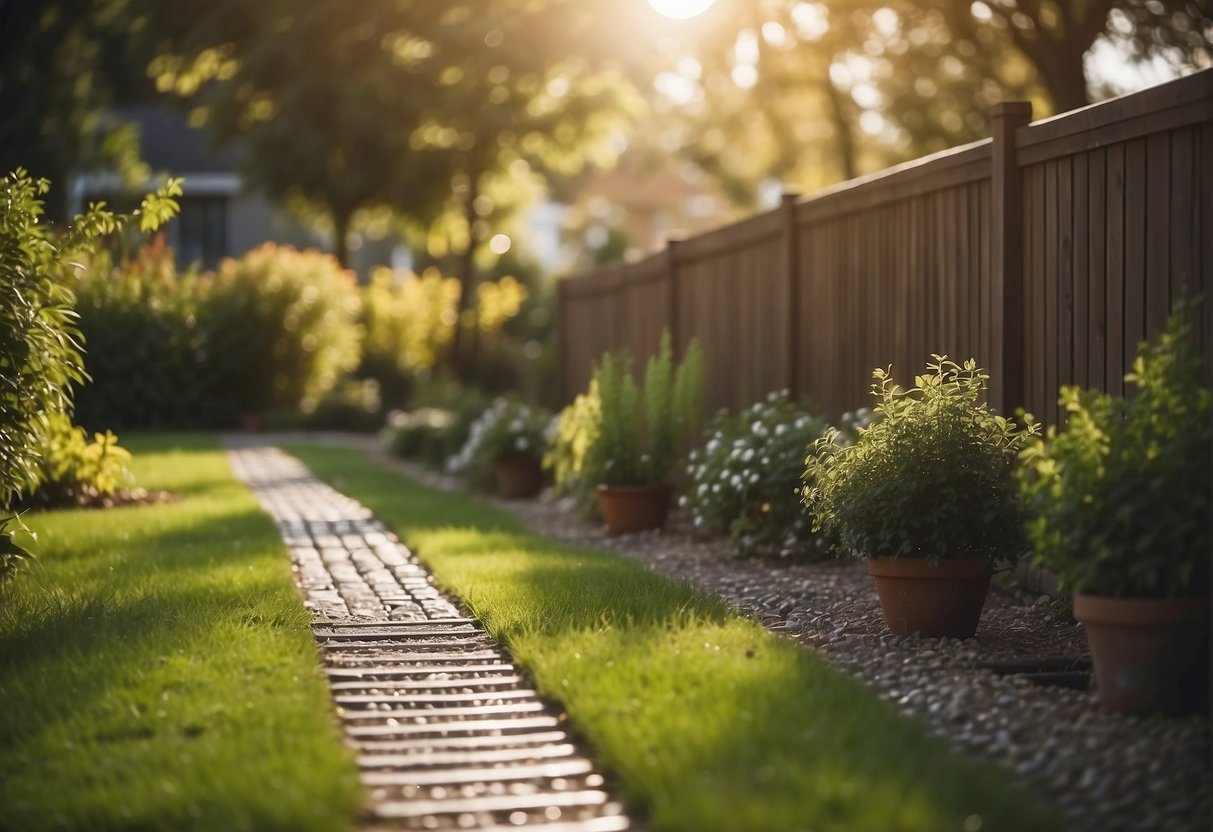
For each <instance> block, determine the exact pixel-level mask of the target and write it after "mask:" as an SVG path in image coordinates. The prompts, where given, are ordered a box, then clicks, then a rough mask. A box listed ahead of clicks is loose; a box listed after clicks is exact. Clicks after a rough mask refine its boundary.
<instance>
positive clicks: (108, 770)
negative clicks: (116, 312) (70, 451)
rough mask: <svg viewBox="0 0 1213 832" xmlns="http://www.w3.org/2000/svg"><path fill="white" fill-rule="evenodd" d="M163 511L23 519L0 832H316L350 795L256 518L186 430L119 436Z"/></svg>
mask: <svg viewBox="0 0 1213 832" xmlns="http://www.w3.org/2000/svg"><path fill="white" fill-rule="evenodd" d="M123 440H124V441H123V444H124V445H126V446H127V447H129V448H130V449H131V450H132V451H133V452H134V453H135V464H134V469H135V472H136V475H137V477H138V482H139V484H140V485H143V486H145V487H147V488H152V489H169V490H170V491H172V492H173V493H174V494H176V495H177V497H179V498H180V499H179V501H177V502H174V503H172V504H169V505H159V506H151V507H139V508H123V509H113V510H107V511H61V512H53V513H46V514H39V515H28V516H27V517H26V522H27V523H28V524H29V525H30V526H31V527H32V528H34V529H36V530H37V531H38V533H39V536H40V539H41V553H40V556H39V557H38V559H37V560H36V561H33V562H32V563H29V564H27V565H26V566H25V568H24V569H23V570H22V572H21V573H20V574H19V575H18V576H17V577H16V578H15V579H14V580H12V581H10V582H8V583H7V584H5V585H3V586H2V587H0V703H3V707H2V708H0V807H2V808H0V828H4V829H12V830H22V831H23V832H25V831H26V830H39V829H90V830H93V829H124V830H135V829H149V830H150V829H207V830H244V829H247V830H267V829H268V830H276V829H280V830H288V829H289V830H336V829H348V828H350V827H352V825H353V822H354V819H355V818H356V815H357V812H358V803H359V797H360V794H359V787H358V783H357V772H356V770H355V768H354V765H353V761H352V759H351V756H350V755H349V754H348V753H347V752H346V751H345V750H344V748H343V746H342V745H341V744H340V739H339V732H338V730H337V728H336V725H335V722H334V720H333V719H332V717H331V716H330V714H331V709H330V705H329V701H328V696H327V693H326V690H325V685H324V679H323V677H322V675H321V674H320V672H319V670H318V660H317V656H316V651H315V648H314V646H313V643H312V639H311V635H310V632H309V627H308V615H307V613H306V611H305V610H304V608H303V606H302V604H301V602H300V600H299V598H298V597H297V595H296V593H295V590H294V588H293V586H292V584H291V574H290V568H289V563H288V560H287V557H286V554H285V552H284V549H283V546H282V544H281V542H280V541H279V538H278V535H277V532H276V531H275V529H274V525H273V523H272V522H271V521H270V520H269V518H268V517H267V516H266V515H265V514H263V513H262V512H261V510H260V508H259V507H258V506H257V504H256V503H255V502H254V500H253V498H252V497H251V495H250V494H249V493H248V492H247V490H245V489H244V487H243V486H241V485H240V484H239V483H237V482H236V481H235V480H234V479H233V478H232V476H231V474H230V472H229V470H228V467H227V463H226V460H225V459H224V457H223V454H222V452H221V451H219V450H218V449H217V445H216V442H215V441H214V440H213V439H211V438H205V437H184V436H178V437H133V438H132V437H129V436H124V437H123Z"/></svg>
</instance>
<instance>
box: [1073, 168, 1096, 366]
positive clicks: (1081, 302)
mask: <svg viewBox="0 0 1213 832" xmlns="http://www.w3.org/2000/svg"><path fill="white" fill-rule="evenodd" d="M1089 163H1090V156H1089V155H1088V154H1086V153H1083V154H1079V155H1078V156H1075V157H1074V169H1073V182H1072V187H1071V191H1070V193H1071V207H1072V209H1073V217H1074V221H1073V227H1072V235H1071V245H1072V248H1073V270H1072V271H1071V274H1070V281H1071V286H1072V290H1073V302H1074V317H1073V324H1072V329H1071V343H1072V344H1073V350H1074V354H1073V375H1072V376H1071V382H1072V383H1073V384H1077V385H1079V386H1080V387H1089V386H1091V377H1090V370H1089V367H1088V365H1087V355H1088V346H1089V344H1090V337H1091V335H1090V316H1091V309H1090V291H1089V289H1090V280H1089V278H1088V269H1089V268H1090V257H1089V253H1090V246H1089V244H1088V238H1089V235H1090V230H1091V225H1090V221H1089V220H1090V214H1089V208H1090V180H1089V179H1088V176H1087V170H1088V165H1089Z"/></svg>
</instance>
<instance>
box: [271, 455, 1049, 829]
mask: <svg viewBox="0 0 1213 832" xmlns="http://www.w3.org/2000/svg"><path fill="white" fill-rule="evenodd" d="M291 450H292V452H294V453H297V454H298V455H299V456H300V457H302V458H303V459H304V461H305V462H306V463H307V464H309V466H311V467H312V469H313V470H314V471H315V472H316V473H317V474H318V475H319V476H321V477H322V478H324V479H329V480H330V481H331V480H333V479H336V478H337V477H338V476H340V477H341V479H342V480H343V483H344V486H345V490H346V492H347V493H348V494H350V496H353V497H355V498H357V499H359V500H360V501H362V502H363V503H364V504H366V505H367V506H368V507H369V508H371V509H372V511H374V513H375V514H376V516H377V517H379V519H380V520H382V521H384V522H386V523H388V524H389V525H390V526H392V527H393V528H394V529H395V530H396V531H397V533H399V534H401V535H402V537H403V538H404V539H405V540H406V541H407V542H408V543H409V545H411V546H414V547H415V548H416V550H417V552H418V554H419V555H420V556H421V557H422V558H423V559H424V560H425V561H426V562H427V564H428V565H429V566H430V567H431V569H433V571H434V573H435V575H436V577H437V578H438V580H439V582H440V583H442V584H443V585H444V586H445V587H447V588H448V589H451V590H452V591H455V592H456V593H458V594H460V595H461V596H462V597H463V598H464V599H465V600H466V601H467V603H468V604H469V606H470V607H471V608H472V609H473V610H474V611H475V612H476V613H477V615H478V616H479V617H481V618H482V620H483V621H484V622H485V623H486V625H487V626H488V627H489V628H490V630H491V631H492V632H493V633H494V634H495V635H496V636H497V637H498V638H500V639H501V640H502V641H504V642H505V643H506V644H507V645H508V646H509V647H510V649H511V650H512V652H513V653H514V654H515V656H516V657H517V658H518V660H519V661H520V662H521V663H522V664H523V665H524V666H526V667H527V668H528V670H530V672H531V673H532V674H533V675H534V677H535V679H536V682H537V683H538V685H539V686H540V689H541V690H542V691H543V692H544V693H545V694H546V695H548V696H550V697H552V698H554V699H556V700H558V701H560V702H561V703H562V704H563V706H564V707H565V708H566V709H567V711H568V713H569V715H570V718H571V720H572V722H573V724H574V725H575V726H576V728H577V729H578V731H579V732H580V733H581V734H582V735H583V736H584V737H585V738H586V739H587V741H588V742H589V743H590V744H591V745H592V746H593V749H594V751H595V753H596V755H597V757H598V759H599V760H600V761H601V762H602V763H603V764H604V765H605V766H606V767H607V768H608V770H610V771H612V772H613V773H615V774H616V775H618V777H619V779H620V783H621V785H622V788H623V791H624V794H625V795H626V797H627V798H628V800H629V802H630V803H632V804H633V805H634V806H636V807H640V808H641V809H642V811H643V812H644V813H645V814H647V815H648V816H649V820H650V821H651V824H652V827H653V828H654V829H655V830H662V829H669V830H673V829H687V830H691V829H694V830H716V829H718V830H765V829H810V828H811V829H818V830H829V829H833V830H877V829H879V830H922V832H927V830H930V831H931V832H934V830H949V829H953V830H965V829H967V830H970V832H972V830H975V829H983V830H987V832H988V830H1002V829H1005V830H1021V829H1033V830H1046V829H1055V828H1059V826H1060V822H1059V821H1058V819H1057V818H1056V817H1054V816H1053V815H1051V814H1050V813H1049V812H1048V811H1046V810H1043V809H1040V808H1038V807H1036V806H1035V805H1034V802H1033V800H1032V799H1031V797H1030V796H1029V795H1028V794H1027V793H1026V792H1025V791H1024V790H1022V789H1021V788H1019V787H1018V786H1016V785H1014V784H1013V783H1010V782H1008V780H1009V778H1008V776H1007V774H1006V773H1005V772H1002V771H998V770H996V769H994V768H993V767H992V766H988V765H984V764H981V763H978V762H976V761H973V760H971V759H966V758H962V757H960V756H959V755H958V754H956V753H955V752H953V751H952V750H951V749H950V748H949V747H948V746H947V745H946V744H945V743H944V742H943V741H942V740H939V739H937V738H933V737H931V736H929V735H928V732H927V730H926V727H925V725H923V724H921V723H919V722H918V721H915V720H911V719H907V718H904V717H902V716H901V715H900V714H899V713H898V712H897V711H896V709H895V708H894V707H893V706H891V705H890V704H889V703H886V702H884V701H882V700H880V699H878V698H877V697H876V696H875V695H874V694H872V693H871V692H869V691H868V690H866V689H865V688H864V687H863V686H862V685H861V684H859V683H858V682H856V681H854V680H852V679H851V678H849V677H847V676H845V675H843V674H842V673H840V672H838V671H835V670H834V669H832V668H830V667H828V666H827V665H826V663H825V662H824V661H823V660H822V659H821V658H820V657H819V656H818V655H816V654H815V653H813V652H812V651H810V650H807V649H805V648H802V647H800V646H798V645H795V644H794V643H792V642H789V641H786V640H782V639H777V638H775V637H773V636H771V635H770V634H768V633H766V632H765V631H764V630H762V628H761V627H759V626H758V625H757V624H756V623H754V622H752V621H749V620H744V619H741V618H739V617H737V616H735V615H733V614H732V613H730V612H729V611H728V609H727V607H726V606H725V604H724V603H723V601H721V600H719V599H716V598H707V597H705V596H703V595H700V594H698V593H697V592H696V591H694V590H693V589H692V588H691V587H690V586H689V585H687V584H685V583H679V582H674V581H669V580H666V579H664V578H661V577H658V576H656V575H653V574H652V573H650V572H648V570H647V569H645V568H644V567H643V566H641V565H640V564H638V563H636V562H634V561H631V560H628V559H625V558H622V557H620V556H618V555H615V554H611V553H606V552H601V551H594V550H588V549H581V548H575V547H564V546H560V545H558V544H556V543H554V542H552V541H550V540H547V539H544V538H540V537H537V536H535V535H534V534H532V533H530V532H528V531H527V530H526V529H524V528H523V527H522V525H521V524H520V523H519V522H518V521H517V520H516V519H515V518H513V517H512V516H509V515H506V514H504V513H502V512H500V511H498V510H496V509H494V508H492V507H488V506H485V505H483V504H479V503H476V502H474V501H472V500H470V499H468V498H466V497H462V496H458V495H449V494H443V493H440V492H435V491H432V490H429V489H426V488H423V487H421V486H418V485H416V484H414V483H411V482H409V481H407V480H405V479H403V478H400V477H398V476H396V475H393V474H390V473H388V472H386V471H383V470H382V469H379V468H377V467H375V466H374V465H373V464H372V463H370V462H369V461H367V460H366V459H364V458H362V457H361V456H360V455H359V456H355V455H352V454H350V453H348V452H344V453H343V452H341V451H334V450H331V449H315V448H292V449H291Z"/></svg>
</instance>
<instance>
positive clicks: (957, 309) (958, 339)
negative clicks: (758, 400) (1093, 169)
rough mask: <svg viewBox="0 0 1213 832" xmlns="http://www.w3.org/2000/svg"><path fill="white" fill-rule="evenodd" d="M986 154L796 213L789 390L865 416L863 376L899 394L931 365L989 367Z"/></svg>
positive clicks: (968, 155) (927, 164)
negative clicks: (877, 372) (890, 376)
mask: <svg viewBox="0 0 1213 832" xmlns="http://www.w3.org/2000/svg"><path fill="white" fill-rule="evenodd" d="M989 170H990V142H989V141H985V142H979V143H977V144H974V145H970V146H967V147H964V148H959V149H956V150H952V151H948V152H946V153H943V154H938V155H936V156H933V157H930V158H928V159H925V160H922V161H919V162H916V163H912V164H911V165H907V166H903V167H901V168H897V169H894V170H892V171H890V172H887V173H884V174H880V175H878V176H875V177H869V178H867V179H866V180H862V181H860V182H858V183H854V184H850V185H849V186H848V187H845V188H839V189H836V190H834V191H831V192H829V193H827V194H825V195H822V196H818V197H816V198H814V199H811V200H809V201H807V202H804V203H802V204H801V205H800V206H799V208H798V228H799V239H798V242H797V251H798V253H799V264H798V270H797V271H798V274H797V277H798V279H799V281H800V292H799V297H800V312H799V317H800V320H801V326H800V327H799V332H800V339H799V343H798V345H797V349H798V351H799V354H798V359H799V360H798V361H797V366H798V368H799V378H798V379H797V382H798V387H799V389H800V390H801V391H803V392H804V393H806V394H807V395H808V396H809V397H810V398H811V399H813V400H814V401H817V402H819V403H821V404H822V405H824V406H825V407H826V408H827V409H830V410H834V411H839V410H843V409H850V408H854V407H858V406H862V405H863V404H865V403H866V402H867V400H868V391H869V389H870V386H871V380H872V378H871V377H872V370H873V368H875V367H887V366H888V365H890V364H892V365H893V367H894V373H895V374H896V375H897V377H898V378H899V379H900V380H901V381H902V383H903V384H905V383H909V382H910V380H911V379H912V377H913V375H914V374H916V373H919V372H921V371H922V369H923V368H924V367H925V365H926V362H927V361H928V360H929V358H930V356H931V354H932V353H945V354H947V355H949V356H951V357H953V358H957V359H963V358H968V357H976V358H977V359H978V361H982V362H988V360H989V357H990V354H991V352H992V346H991V334H990V326H989V320H990V315H991V314H992V307H991V304H990V300H989V298H990V268H989V265H990V258H989V251H990V240H989V233H990V231H989V228H990V223H989V212H990V172H989Z"/></svg>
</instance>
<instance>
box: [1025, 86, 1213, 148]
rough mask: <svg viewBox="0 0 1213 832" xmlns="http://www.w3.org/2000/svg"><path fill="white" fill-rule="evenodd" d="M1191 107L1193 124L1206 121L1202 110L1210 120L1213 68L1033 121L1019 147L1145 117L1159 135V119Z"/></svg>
mask: <svg viewBox="0 0 1213 832" xmlns="http://www.w3.org/2000/svg"><path fill="white" fill-rule="evenodd" d="M1188 105H1197V106H1196V107H1195V108H1192V112H1193V114H1194V116H1195V117H1194V118H1193V119H1192V121H1201V120H1203V119H1201V118H1200V117H1199V114H1200V112H1201V109H1202V107H1203V108H1204V111H1205V113H1206V118H1207V117H1208V113H1209V112H1211V111H1213V69H1202V70H1200V71H1199V72H1194V73H1192V74H1191V75H1185V76H1184V77H1182V78H1177V79H1175V80H1174V81H1168V82H1167V83H1165V84H1159V85H1158V86H1156V87H1149V88H1148V89H1144V90H1141V91H1140V92H1133V93H1129V94H1127V95H1122V96H1119V97H1117V98H1109V99H1108V100H1107V101H1099V102H1097V103H1095V104H1089V105H1087V106H1086V107H1081V108H1079V109H1077V110H1070V111H1068V112H1065V113H1060V114H1058V115H1055V116H1050V117H1048V118H1043V119H1041V120H1040V121H1035V122H1032V123H1031V124H1029V125H1028V126H1027V127H1021V128H1019V129H1018V130H1016V131H1015V145H1016V147H1017V148H1019V149H1020V150H1023V149H1026V148H1029V147H1033V146H1035V145H1040V144H1043V143H1045V142H1051V141H1055V140H1057V139H1061V138H1066V137H1068V136H1074V135H1078V134H1082V133H1089V132H1091V131H1097V130H1101V129H1103V128H1108V127H1116V126H1118V125H1120V124H1122V123H1124V122H1128V121H1132V120H1135V119H1139V118H1143V117H1152V118H1151V121H1150V124H1151V125H1152V127H1151V129H1150V130H1148V131H1146V132H1158V130H1159V127H1160V125H1159V124H1158V122H1157V121H1155V120H1154V119H1155V118H1156V117H1157V116H1159V115H1160V114H1162V113H1166V112H1167V111H1169V110H1175V109H1177V108H1180V109H1187V108H1188ZM1174 126H1179V125H1174Z"/></svg>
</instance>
